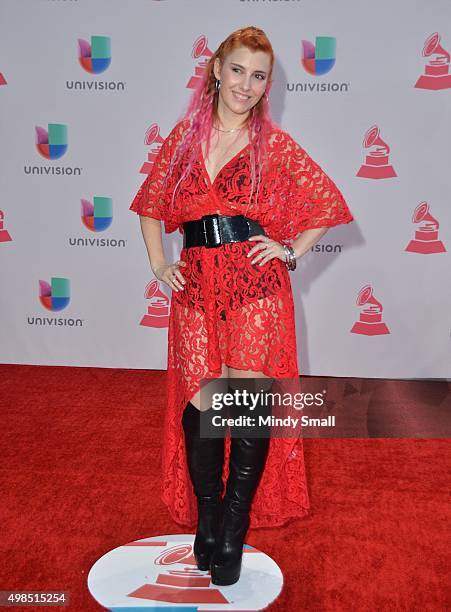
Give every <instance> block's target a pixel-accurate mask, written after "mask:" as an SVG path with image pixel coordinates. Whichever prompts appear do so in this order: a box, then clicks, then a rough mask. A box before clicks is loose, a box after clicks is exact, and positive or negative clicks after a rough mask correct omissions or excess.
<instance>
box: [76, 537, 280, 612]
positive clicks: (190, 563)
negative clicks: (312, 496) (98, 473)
mask: <svg viewBox="0 0 451 612" xmlns="http://www.w3.org/2000/svg"><path fill="white" fill-rule="evenodd" d="M193 543H194V536H193V535H191V534H177V535H162V536H157V537H152V538H145V539H143V540H137V541H136V542H130V543H129V544H126V545H125V546H119V547H118V548H115V549H113V550H111V551H109V552H108V553H106V554H105V555H103V557H101V558H100V559H99V560H98V561H96V563H95V564H94V565H93V566H92V568H91V570H90V572H89V575H88V588H89V591H90V593H91V595H92V596H93V597H94V599H95V600H96V601H97V602H98V603H99V604H100V605H103V606H106V607H107V608H108V609H109V610H117V611H118V610H126V609H127V608H134V609H136V608H138V607H141V606H143V607H145V609H146V610H161V609H162V608H164V607H170V608H171V610H175V609H177V610H178V609H180V610H185V612H186V611H189V612H201V611H202V610H205V611H207V610H215V611H219V610H249V611H251V610H263V609H265V608H267V606H268V605H269V604H270V603H271V602H273V601H274V600H275V599H276V597H277V596H278V595H279V594H280V592H281V590H282V586H283V576H282V572H281V571H280V568H279V566H278V565H277V564H276V563H275V561H273V559H271V557H268V555H266V554H265V553H263V552H261V551H260V550H258V549H256V548H253V547H252V546H247V545H245V547H244V550H243V562H242V569H241V576H240V579H239V581H238V582H237V583H235V584H233V585H230V586H218V585H215V584H212V582H211V576H210V572H208V571H206V572H203V571H200V570H198V569H197V566H196V561H195V559H194V555H193ZM256 585H258V588H256Z"/></svg>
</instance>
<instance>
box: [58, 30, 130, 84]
mask: <svg viewBox="0 0 451 612" xmlns="http://www.w3.org/2000/svg"><path fill="white" fill-rule="evenodd" d="M78 63H79V64H80V66H81V67H82V68H83V70H84V71H85V72H88V73H89V74H92V75H97V74H101V73H102V72H105V71H106V70H107V69H108V68H109V67H110V65H111V38H110V37H109V36H91V39H90V42H89V41H87V40H85V39H83V38H79V39H78ZM66 88H67V89H77V90H86V91H93V90H96V91H124V90H125V82H124V81H98V80H89V81H78V80H71V81H69V80H68V81H66Z"/></svg>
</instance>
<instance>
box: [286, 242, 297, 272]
mask: <svg viewBox="0 0 451 612" xmlns="http://www.w3.org/2000/svg"><path fill="white" fill-rule="evenodd" d="M283 249H284V251H285V263H286V265H287V268H288V270H290V272H292V271H293V270H295V269H296V255H295V252H294V249H293V247H291V246H288V245H287V244H284V245H283Z"/></svg>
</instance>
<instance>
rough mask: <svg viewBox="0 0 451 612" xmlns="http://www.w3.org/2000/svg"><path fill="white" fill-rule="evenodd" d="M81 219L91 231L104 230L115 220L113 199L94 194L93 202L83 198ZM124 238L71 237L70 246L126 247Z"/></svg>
mask: <svg viewBox="0 0 451 612" xmlns="http://www.w3.org/2000/svg"><path fill="white" fill-rule="evenodd" d="M81 221H82V223H83V225H84V226H85V228H87V229H88V230H89V231H90V232H94V233H97V232H104V231H105V230H107V229H108V228H109V227H110V225H111V224H112V222H113V200H112V198H109V197H105V196H94V197H93V199H92V202H90V201H89V200H86V199H82V200H81ZM125 243H126V241H125V240H124V239H120V240H119V239H116V238H81V237H79V238H69V246H97V247H105V246H106V247H125Z"/></svg>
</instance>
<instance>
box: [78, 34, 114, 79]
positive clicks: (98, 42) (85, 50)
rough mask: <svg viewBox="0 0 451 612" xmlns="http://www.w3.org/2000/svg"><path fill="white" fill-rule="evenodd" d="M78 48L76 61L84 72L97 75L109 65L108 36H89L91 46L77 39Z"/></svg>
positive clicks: (109, 46)
mask: <svg viewBox="0 0 451 612" xmlns="http://www.w3.org/2000/svg"><path fill="white" fill-rule="evenodd" d="M78 48H79V53H78V61H79V62H80V65H81V67H82V68H83V69H84V70H86V72H90V73H91V74H99V73H100V72H104V71H105V70H106V69H107V68H108V66H109V65H110V64H111V38H110V37H109V36H91V44H89V43H88V41H87V40H83V39H82V38H79V39H78Z"/></svg>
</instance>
